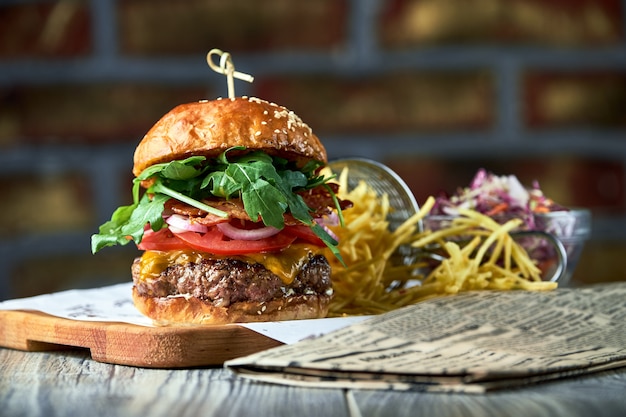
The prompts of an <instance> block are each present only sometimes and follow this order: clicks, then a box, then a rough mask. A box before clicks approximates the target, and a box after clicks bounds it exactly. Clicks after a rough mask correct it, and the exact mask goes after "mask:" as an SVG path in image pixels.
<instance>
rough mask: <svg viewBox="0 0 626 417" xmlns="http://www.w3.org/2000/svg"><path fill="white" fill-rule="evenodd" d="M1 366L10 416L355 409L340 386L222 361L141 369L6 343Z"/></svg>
mask: <svg viewBox="0 0 626 417" xmlns="http://www.w3.org/2000/svg"><path fill="white" fill-rule="evenodd" d="M0 364H2V365H1V366H2V378H1V379H0V404H2V410H0V415H2V416H3V417H13V416H37V415H38V416H54V415H62V416H66V417H84V416H90V417H101V416H116V415H123V416H126V417H140V416H141V417H143V416H151V417H170V416H183V417H195V416H198V417H200V416H242V417H247V416H251V417H252V416H254V417H258V416H272V417H274V416H275V417H293V416H313V417H327V416H337V417H346V416H347V415H348V414H347V411H346V410H347V409H346V405H345V400H344V396H343V392H342V391H341V390H336V391H335V390H325V389H307V390H302V389H299V388H294V387H285V386H279V385H269V384H259V383H254V382H250V381H247V380H244V379H240V378H237V377H236V376H235V375H234V374H232V373H231V372H230V371H228V370H225V369H223V368H221V367H210V368H194V369H149V368H136V367H128V366H122V365H111V364H106V363H100V362H95V361H93V360H91V359H90V358H89V355H88V354H87V353H86V352H84V351H72V352H62V353H59V352H53V353H50V352H29V353H27V352H23V351H17V350H9V349H2V348H0ZM9 375H10V378H5V377H6V376H9Z"/></svg>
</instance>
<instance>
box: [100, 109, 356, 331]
mask: <svg viewBox="0 0 626 417" xmlns="http://www.w3.org/2000/svg"><path fill="white" fill-rule="evenodd" d="M326 163H327V154H326V150H325V149H324V147H323V145H322V144H321V142H320V140H319V138H318V137H317V136H316V135H314V134H313V132H312V130H311V128H310V127H309V126H308V125H307V124H306V123H304V122H303V121H302V120H301V119H300V118H299V117H298V116H297V115H295V114H294V113H293V112H292V111H289V110H288V109H286V108H285V107H282V106H279V105H276V104H274V103H269V102H267V101H265V100H261V99H258V98H249V97H237V98H227V99H217V100H212V101H199V102H195V103H189V104H182V105H179V106H177V107H175V108H174V109H172V110H171V111H170V112H169V113H167V114H165V115H164V116H163V117H162V118H161V119H160V120H159V121H158V122H157V123H156V124H155V125H154V126H153V127H152V128H151V129H150V130H149V131H148V133H147V134H146V135H145V136H144V138H143V139H142V140H141V142H140V143H139V145H138V146H137V148H136V150H135V154H134V166H133V174H134V176H135V178H134V180H133V191H132V194H133V203H132V204H130V205H128V206H122V207H119V208H118V209H117V210H115V212H114V213H113V215H112V217H111V220H110V221H108V222H106V223H104V224H103V225H101V226H100V229H99V233H97V234H94V235H93V236H92V239H91V245H92V252H93V253H96V252H98V251H99V250H100V249H102V248H104V247H107V246H113V245H125V244H127V243H129V242H134V243H135V244H136V246H137V248H138V249H139V250H141V251H143V253H142V255H141V256H140V257H138V258H136V259H135V260H134V262H133V264H132V267H131V273H132V279H133V287H132V297H133V301H134V303H135V306H136V307H137V308H138V310H139V311H141V312H142V313H143V314H144V315H146V316H148V317H150V318H151V319H152V320H153V321H154V322H155V323H157V324H161V325H175V324H225V323H235V322H256V321H276V320H293V319H309V318H320V317H324V316H326V314H327V312H328V305H329V302H330V299H331V297H332V285H331V281H330V275H331V267H330V264H329V261H328V258H327V256H337V257H338V258H340V255H339V251H338V250H337V240H336V237H335V236H334V235H333V234H332V232H331V231H330V228H328V227H327V226H328V225H331V224H336V223H337V222H340V221H341V210H343V209H345V208H348V207H349V206H350V202H349V201H342V200H340V199H338V198H337V196H336V192H337V185H336V183H335V182H333V181H331V179H332V177H330V176H324V175H323V174H322V169H323V167H324V166H325V165H326Z"/></svg>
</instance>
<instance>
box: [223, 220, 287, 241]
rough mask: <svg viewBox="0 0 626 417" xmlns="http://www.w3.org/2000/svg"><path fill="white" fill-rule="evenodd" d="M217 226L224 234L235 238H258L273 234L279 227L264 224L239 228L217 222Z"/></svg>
mask: <svg viewBox="0 0 626 417" xmlns="http://www.w3.org/2000/svg"><path fill="white" fill-rule="evenodd" d="M216 226H217V228H218V229H220V231H221V232H222V233H224V236H226V237H229V238H231V239H237V240H259V239H265V238H267V237H271V236H274V235H275V234H277V233H278V232H280V229H277V228H275V227H272V226H265V227H261V228H258V229H251V230H248V229H240V228H238V227H235V226H233V225H232V224H230V223H218V224H217V225H216Z"/></svg>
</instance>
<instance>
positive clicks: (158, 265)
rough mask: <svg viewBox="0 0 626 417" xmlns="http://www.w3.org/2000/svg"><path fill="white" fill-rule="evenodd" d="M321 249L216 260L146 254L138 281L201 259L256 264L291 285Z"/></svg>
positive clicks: (299, 247)
mask: <svg viewBox="0 0 626 417" xmlns="http://www.w3.org/2000/svg"><path fill="white" fill-rule="evenodd" d="M320 251H321V249H320V248H318V247H316V246H313V245H308V244H305V243H297V244H294V245H291V246H289V247H288V248H286V249H284V250H283V251H281V252H278V253H251V254H246V255H237V256H228V257H227V256H216V255H211V254H208V253H204V252H198V251H194V250H174V251H167V252H166V251H150V250H149V251H145V252H144V253H143V255H142V256H141V259H140V261H139V269H140V273H139V279H140V280H148V279H154V278H157V277H158V276H159V275H160V274H161V273H162V272H163V271H165V269H166V268H167V267H168V266H170V265H174V264H181V265H184V264H188V263H199V262H201V261H202V260H203V259H220V258H222V259H226V258H230V259H239V260H242V261H245V262H248V263H259V264H261V265H263V266H264V267H265V269H267V270H269V271H271V272H272V273H274V274H276V275H277V276H278V277H280V279H281V281H282V282H283V283H284V284H285V285H289V284H291V283H292V282H293V280H294V279H295V278H296V275H297V274H298V271H299V269H300V266H301V265H302V263H303V262H305V261H306V260H307V259H308V258H309V256H310V254H315V253H316V252H320Z"/></svg>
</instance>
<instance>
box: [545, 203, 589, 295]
mask: <svg viewBox="0 0 626 417" xmlns="http://www.w3.org/2000/svg"><path fill="white" fill-rule="evenodd" d="M535 225H536V228H537V229H538V230H543V231H545V232H547V233H551V234H552V235H554V236H556V237H557V238H558V239H559V240H560V241H561V243H562V244H563V247H564V248H565V251H566V253H567V268H566V271H565V274H564V275H563V277H561V279H559V284H560V285H562V286H566V285H568V284H569V282H570V280H571V278H572V275H573V273H574V270H575V268H576V265H577V264H578V260H579V259H580V254H581V253H582V250H583V247H584V246H585V242H586V241H587V240H588V239H589V237H590V236H591V211H590V210H588V209H583V208H575V209H571V210H566V211H552V212H548V213H538V214H535Z"/></svg>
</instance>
